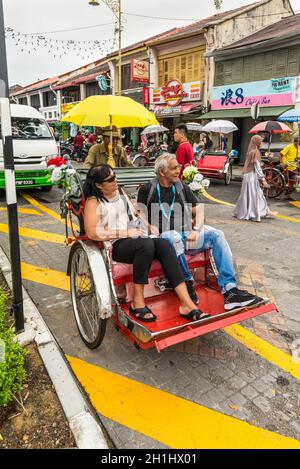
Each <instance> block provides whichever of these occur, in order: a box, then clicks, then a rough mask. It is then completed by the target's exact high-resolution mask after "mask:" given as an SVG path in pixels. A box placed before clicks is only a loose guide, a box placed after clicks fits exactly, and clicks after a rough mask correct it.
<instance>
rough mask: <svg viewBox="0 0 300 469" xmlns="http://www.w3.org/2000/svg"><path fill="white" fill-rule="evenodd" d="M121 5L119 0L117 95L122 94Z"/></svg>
mask: <svg viewBox="0 0 300 469" xmlns="http://www.w3.org/2000/svg"><path fill="white" fill-rule="evenodd" d="M121 8H122V5H121V0H119V79H118V84H119V96H121V95H122V9H121Z"/></svg>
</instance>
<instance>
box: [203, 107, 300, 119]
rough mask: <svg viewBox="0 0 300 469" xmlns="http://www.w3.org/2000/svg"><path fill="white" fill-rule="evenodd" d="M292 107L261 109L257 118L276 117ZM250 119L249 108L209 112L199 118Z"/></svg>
mask: <svg viewBox="0 0 300 469" xmlns="http://www.w3.org/2000/svg"><path fill="white" fill-rule="evenodd" d="M293 107H294V106H274V107H261V108H260V113H259V117H278V116H280V115H281V114H283V113H284V112H285V111H288V110H289V109H292V108H293ZM247 117H251V112H250V108H247V109H222V110H220V111H210V112H207V113H206V114H203V115H202V116H200V119H235V118H247Z"/></svg>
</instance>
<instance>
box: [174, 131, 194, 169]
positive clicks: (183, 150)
mask: <svg viewBox="0 0 300 469" xmlns="http://www.w3.org/2000/svg"><path fill="white" fill-rule="evenodd" d="M174 140H175V142H176V143H178V148H177V150H176V158H177V161H178V163H179V164H180V165H181V170H180V175H179V177H180V178H182V173H183V170H184V168H185V166H187V165H190V164H191V161H193V160H194V159H195V157H194V150H193V147H192V145H191V144H190V142H189V141H188V129H187V126H186V125H185V124H179V125H177V126H176V127H175V132H174Z"/></svg>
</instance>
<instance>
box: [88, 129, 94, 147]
mask: <svg viewBox="0 0 300 469" xmlns="http://www.w3.org/2000/svg"><path fill="white" fill-rule="evenodd" d="M95 143H96V137H95V135H94V133H93V132H91V133H90V135H89V136H88V140H87V144H88V145H89V147H92V146H93V145H95Z"/></svg>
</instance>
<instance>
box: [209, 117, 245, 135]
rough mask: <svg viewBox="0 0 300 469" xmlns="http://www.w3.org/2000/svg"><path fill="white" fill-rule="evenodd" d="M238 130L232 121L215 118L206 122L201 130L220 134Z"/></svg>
mask: <svg viewBox="0 0 300 469" xmlns="http://www.w3.org/2000/svg"><path fill="white" fill-rule="evenodd" d="M236 130H239V129H238V128H237V126H236V125H235V124H233V122H230V121H225V120H215V121H211V122H209V123H208V124H206V125H205V126H204V127H203V128H202V131H203V132H216V133H222V134H230V133H231V132H235V131H236Z"/></svg>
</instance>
